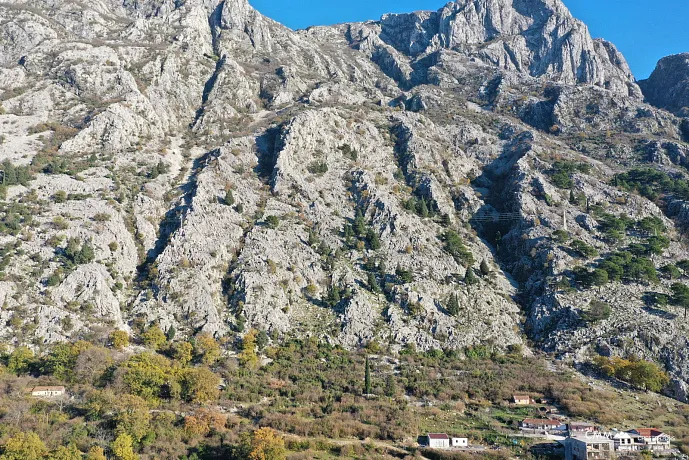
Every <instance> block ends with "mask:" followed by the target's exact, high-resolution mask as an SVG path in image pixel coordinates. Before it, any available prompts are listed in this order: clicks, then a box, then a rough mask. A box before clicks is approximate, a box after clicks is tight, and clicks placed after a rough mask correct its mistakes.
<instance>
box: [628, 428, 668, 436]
mask: <svg viewBox="0 0 689 460" xmlns="http://www.w3.org/2000/svg"><path fill="white" fill-rule="evenodd" d="M629 432H630V433H637V434H638V435H639V436H643V437H644V438H653V437H656V436H662V435H664V434H665V433H663V432H662V431H660V430H659V429H658V428H637V429H635V430H630V431H629Z"/></svg>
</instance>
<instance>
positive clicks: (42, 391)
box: [27, 386, 65, 398]
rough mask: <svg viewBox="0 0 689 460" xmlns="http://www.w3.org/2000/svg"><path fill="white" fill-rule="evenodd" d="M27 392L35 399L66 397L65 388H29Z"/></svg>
mask: <svg viewBox="0 0 689 460" xmlns="http://www.w3.org/2000/svg"><path fill="white" fill-rule="evenodd" d="M27 392H28V393H30V394H31V396H33V397H35V398H58V397H60V396H64V395H65V387H63V386H37V387H33V388H28V389H27Z"/></svg>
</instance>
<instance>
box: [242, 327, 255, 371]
mask: <svg viewBox="0 0 689 460" xmlns="http://www.w3.org/2000/svg"><path fill="white" fill-rule="evenodd" d="M257 334H258V331H257V330H256V329H251V330H250V331H249V332H247V333H246V335H245V336H244V338H243V339H242V351H241V353H239V364H241V365H242V366H243V367H246V368H249V369H255V368H256V366H258V355H257V354H256V335H257Z"/></svg>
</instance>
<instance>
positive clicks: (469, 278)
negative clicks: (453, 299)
mask: <svg viewBox="0 0 689 460" xmlns="http://www.w3.org/2000/svg"><path fill="white" fill-rule="evenodd" d="M464 283H465V284H466V285H467V286H471V285H474V284H476V283H478V279H477V278H476V275H475V274H474V269H473V268H471V267H467V271H466V273H465V274H464Z"/></svg>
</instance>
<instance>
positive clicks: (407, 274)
mask: <svg viewBox="0 0 689 460" xmlns="http://www.w3.org/2000/svg"><path fill="white" fill-rule="evenodd" d="M395 275H397V277H398V278H399V279H400V281H401V282H402V283H404V284H408V283H411V282H412V281H414V275H413V274H412V272H411V270H405V269H404V268H402V266H400V265H398V266H397V268H396V269H395Z"/></svg>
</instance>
